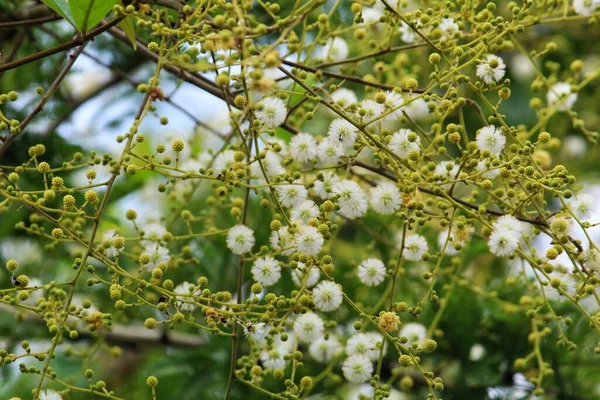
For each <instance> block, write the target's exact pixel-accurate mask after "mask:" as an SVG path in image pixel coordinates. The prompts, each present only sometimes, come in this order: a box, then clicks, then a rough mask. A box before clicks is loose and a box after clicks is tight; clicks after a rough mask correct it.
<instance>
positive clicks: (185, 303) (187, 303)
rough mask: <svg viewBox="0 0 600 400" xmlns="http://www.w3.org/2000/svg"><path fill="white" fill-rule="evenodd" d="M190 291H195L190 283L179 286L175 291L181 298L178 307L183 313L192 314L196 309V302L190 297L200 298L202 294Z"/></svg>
mask: <svg viewBox="0 0 600 400" xmlns="http://www.w3.org/2000/svg"><path fill="white" fill-rule="evenodd" d="M190 289H192V290H193V289H194V285H193V284H191V283H189V282H183V283H180V284H179V285H177V286H176V287H175V289H174V290H173V293H175V294H176V295H179V296H180V297H178V300H177V307H179V309H180V310H181V311H187V312H192V311H194V310H195V309H196V304H194V300H193V299H192V298H191V297H189V296H190V295H193V296H198V295H199V294H200V292H199V291H196V292H194V293H192V292H191V291H190Z"/></svg>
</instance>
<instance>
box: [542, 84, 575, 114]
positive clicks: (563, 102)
mask: <svg viewBox="0 0 600 400" xmlns="http://www.w3.org/2000/svg"><path fill="white" fill-rule="evenodd" d="M571 89H572V88H571V85H570V84H568V83H567V82H558V83H555V84H554V85H553V86H552V87H551V88H550V89H549V90H548V94H547V100H548V106H550V107H554V108H556V109H558V110H559V111H567V110H570V109H571V108H573V106H574V105H575V102H576V101H577V93H573V92H572V91H571Z"/></svg>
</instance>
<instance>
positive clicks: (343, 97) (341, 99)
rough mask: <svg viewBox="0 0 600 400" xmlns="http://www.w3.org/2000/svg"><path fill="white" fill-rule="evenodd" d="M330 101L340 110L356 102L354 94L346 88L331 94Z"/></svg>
mask: <svg viewBox="0 0 600 400" xmlns="http://www.w3.org/2000/svg"><path fill="white" fill-rule="evenodd" d="M331 99H332V100H333V102H334V103H335V104H337V105H339V106H341V107H342V108H346V107H348V106H349V105H350V104H354V103H356V102H358V99H357V97H356V93H354V92H353V91H352V90H350V89H346V88H339V89H336V90H335V91H334V92H333V93H331Z"/></svg>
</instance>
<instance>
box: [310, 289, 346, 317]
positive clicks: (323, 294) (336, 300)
mask: <svg viewBox="0 0 600 400" xmlns="http://www.w3.org/2000/svg"><path fill="white" fill-rule="evenodd" d="M312 292H313V300H314V302H315V307H316V308H317V309H318V310H320V311H324V312H330V311H335V310H337V309H338V308H339V307H340V305H341V304H342V300H343V296H342V289H341V288H340V286H339V285H338V284H336V283H335V282H331V281H321V282H319V284H318V285H317V286H315V288H314V289H313V291H312Z"/></svg>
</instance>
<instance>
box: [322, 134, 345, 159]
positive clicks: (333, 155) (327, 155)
mask: <svg viewBox="0 0 600 400" xmlns="http://www.w3.org/2000/svg"><path fill="white" fill-rule="evenodd" d="M343 155H344V151H343V149H342V147H341V146H340V144H339V142H334V141H332V140H331V138H328V137H327V138H325V139H323V140H321V142H320V143H319V145H318V147H317V156H318V158H319V161H320V162H321V164H322V165H336V164H337V163H338V162H339V161H340V157H341V156H343Z"/></svg>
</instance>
